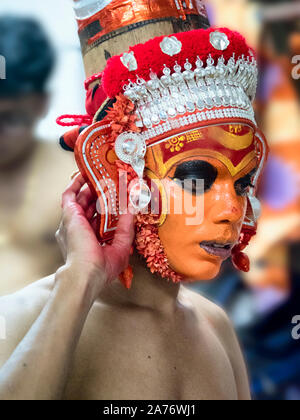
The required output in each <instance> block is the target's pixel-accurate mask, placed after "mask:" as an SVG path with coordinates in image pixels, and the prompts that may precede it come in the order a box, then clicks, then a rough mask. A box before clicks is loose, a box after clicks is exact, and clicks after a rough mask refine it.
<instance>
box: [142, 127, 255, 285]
mask: <svg viewBox="0 0 300 420" xmlns="http://www.w3.org/2000/svg"><path fill="white" fill-rule="evenodd" d="M149 153H150V155H149ZM147 154H148V155H149V156H147V168H148V175H149V176H150V177H151V178H154V174H156V175H157V176H159V177H161V178H160V182H159V183H160V187H161V190H163V194H161V195H162V202H163V203H162V208H163V212H164V214H162V215H161V220H160V222H161V223H160V227H159V230H158V233H159V238H160V240H161V242H162V245H163V247H164V251H165V253H166V255H167V258H168V261H169V265H170V267H171V268H172V269H173V270H174V271H175V272H177V273H179V274H181V275H182V276H183V278H184V279H186V280H188V281H192V280H201V279H202V280H206V279H207V280H208V279H212V278H214V277H215V276H216V275H217V274H218V271H219V269H220V266H221V264H222V262H223V261H224V259H226V258H228V257H229V256H230V253H231V249H232V248H233V246H234V245H235V244H236V243H237V242H238V239H239V235H240V231H241V228H242V224H243V221H244V218H245V214H246V210H247V198H246V192H247V191H246V189H245V194H241V189H240V186H239V180H240V179H243V178H244V177H245V176H247V174H249V173H250V172H251V171H253V169H255V168H256V167H257V158H256V154H255V144H254V136H253V132H252V129H251V128H250V127H247V126H241V125H228V126H219V127H209V128H205V129H201V130H194V131H193V132H188V133H185V134H183V135H180V136H178V137H176V138H172V139H169V140H166V141H164V142H162V143H160V144H157V145H155V146H154V147H152V148H151V149H150V150H149V151H148V152H147ZM191 162H194V164H193V163H191ZM184 163H188V165H187V167H188V168H189V167H197V165H200V166H201V165H202V166H203V165H204V166H205V168H207V171H206V172H205V170H204V172H203V171H202V172H201V173H200V175H201V174H202V175H201V176H202V178H204V180H203V181H202V184H205V182H206V181H207V179H205V178H206V177H207V176H211V175H209V173H208V172H209V171H215V179H214V180H213V182H211V185H209V183H207V182H206V184H207V186H208V187H209V188H207V190H206V191H202V193H201V192H200V194H193V192H192V191H191V190H190V189H189V188H187V189H186V188H185V185H183V184H182V183H181V181H182V180H180V182H179V183H178V180H176V178H174V177H175V176H176V173H178V168H180V167H181V166H182V164H184ZM195 163H196V164H195ZM183 166H184V165H183ZM205 168H204V169H205ZM209 168H213V169H209ZM196 175H197V173H196ZM196 175H193V179H194V176H196ZM183 176H184V173H183ZM187 177H188V178H189V177H190V175H189V174H188V172H187ZM203 186H204V185H203ZM210 243H214V244H213V248H215V245H216V247H217V249H215V250H214V249H211V247H210ZM207 245H208V246H207ZM222 246H224V248H225V246H226V248H227V249H224V250H222V249H221V248H219V247H222ZM214 251H216V253H215V252H214ZM210 252H214V254H211V253H210Z"/></svg>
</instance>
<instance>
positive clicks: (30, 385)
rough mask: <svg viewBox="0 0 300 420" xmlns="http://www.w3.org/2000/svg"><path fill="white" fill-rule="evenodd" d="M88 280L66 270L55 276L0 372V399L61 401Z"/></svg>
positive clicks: (86, 304)
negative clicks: (43, 303)
mask: <svg viewBox="0 0 300 420" xmlns="http://www.w3.org/2000/svg"><path fill="white" fill-rule="evenodd" d="M74 276H75V277H77V278H74ZM78 277H82V278H78ZM83 277H85V278H83ZM88 280H89V279H88V278H87V275H84V276H80V274H79V273H78V272H77V273H75V274H74V271H72V270H69V269H63V270H61V271H60V272H58V273H57V274H56V283H55V287H54V289H53V292H52V294H51V296H50V298H49V300H48V302H47V304H46V306H45V307H44V309H43V310H42V312H41V314H40V316H39V317H38V318H37V320H36V321H35V323H34V324H33V325H32V327H31V329H30V330H29V331H28V333H27V334H26V336H25V337H24V338H23V340H22V341H21V342H20V344H19V345H18V347H17V348H16V349H15V351H14V352H13V354H12V355H11V357H10V358H9V360H8V361H7V362H6V363H5V364H4V366H3V367H2V368H1V369H0V399H34V400H36V399H60V398H61V396H62V393H63V390H64V387H65V384H66V381H67V378H68V374H69V370H70V366H71V362H72V358H73V354H74V351H75V349H76V346H77V343H78V340H79V337H80V335H81V332H82V328H83V326H84V323H85V320H86V318H87V315H88V313H89V310H90V308H91V305H92V302H93V299H92V295H93V291H91V290H90V287H89V281H88Z"/></svg>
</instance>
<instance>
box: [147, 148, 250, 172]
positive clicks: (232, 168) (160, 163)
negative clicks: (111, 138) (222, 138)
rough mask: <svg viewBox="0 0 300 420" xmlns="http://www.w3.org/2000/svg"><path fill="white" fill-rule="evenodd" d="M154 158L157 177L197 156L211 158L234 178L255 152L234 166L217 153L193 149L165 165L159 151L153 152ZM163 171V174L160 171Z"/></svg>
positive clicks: (173, 158) (171, 159)
mask: <svg viewBox="0 0 300 420" xmlns="http://www.w3.org/2000/svg"><path fill="white" fill-rule="evenodd" d="M159 152H160V153H159ZM153 153H154V156H155V158H156V162H157V164H158V167H159V170H160V174H158V176H161V177H164V176H166V174H167V173H168V172H169V171H170V169H171V168H172V167H173V166H174V165H175V164H176V163H178V162H180V161H182V160H184V159H186V158H188V157H197V156H203V157H205V156H207V157H213V158H216V159H218V160H219V161H220V162H222V163H224V165H225V166H226V167H227V169H228V170H229V172H230V174H231V176H232V177H234V176H235V175H236V174H238V173H239V172H240V171H241V170H242V169H243V168H245V167H246V166H247V165H248V164H249V163H250V162H251V160H252V159H253V158H255V157H256V154H255V151H254V150H253V151H252V152H249V153H248V154H247V155H246V156H245V157H244V158H243V160H242V161H241V162H240V163H239V164H238V165H237V166H234V165H233V163H232V162H231V160H230V159H229V158H227V157H226V156H224V155H223V154H222V153H220V152H217V151H215V150H210V149H193V150H188V151H186V152H182V153H180V154H178V155H176V156H174V157H172V158H170V159H169V160H168V161H167V162H166V163H164V162H163V160H162V153H161V150H159V151H157V150H153ZM161 169H163V172H162V171H161Z"/></svg>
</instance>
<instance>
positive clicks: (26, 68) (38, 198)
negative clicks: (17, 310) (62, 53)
mask: <svg viewBox="0 0 300 420" xmlns="http://www.w3.org/2000/svg"><path fill="white" fill-rule="evenodd" d="M0 31H1V39H0V54H1V55H2V56H3V57H5V62H6V77H7V78H6V79H4V80H0V196H1V200H0V278H1V281H0V295H3V294H6V293H10V292H13V291H15V290H18V289H20V288H22V287H24V286H26V285H28V284H29V283H31V282H33V281H35V280H37V279H39V278H41V277H43V276H45V275H48V274H50V273H51V272H53V270H56V269H57V267H58V266H59V265H60V264H61V257H60V254H59V250H58V248H57V245H56V243H55V238H54V235H55V230H56V226H57V224H58V220H59V217H60V211H59V196H60V191H63V189H64V188H65V186H66V185H67V183H68V177H69V176H70V174H71V173H72V168H73V163H72V161H71V160H70V159H69V157H68V156H65V154H64V152H63V151H60V150H59V149H58V147H57V145H56V144H55V143H50V142H41V141H39V140H38V139H37V138H36V137H35V134H34V128H35V126H36V124H37V122H38V120H39V119H40V118H42V117H43V115H44V114H45V112H46V109H47V101H48V95H47V93H46V83H47V80H48V78H49V75H50V73H51V70H52V68H53V65H54V52H53V50H52V48H51V46H50V44H49V42H48V39H47V38H46V36H45V34H44V32H43V30H42V29H41V28H40V26H39V25H38V24H37V23H36V22H35V21H33V20H32V19H28V18H22V17H13V16H1V17H0ZM37 215H38V217H37Z"/></svg>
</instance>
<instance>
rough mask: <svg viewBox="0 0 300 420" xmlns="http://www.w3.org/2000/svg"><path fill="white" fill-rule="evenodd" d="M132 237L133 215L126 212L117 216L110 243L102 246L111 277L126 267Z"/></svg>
mask: <svg viewBox="0 0 300 420" xmlns="http://www.w3.org/2000/svg"><path fill="white" fill-rule="evenodd" d="M133 239H134V215H133V214H131V213H130V212H128V213H127V214H123V215H121V216H120V218H119V223H118V226H117V230H116V233H115V236H114V240H113V243H112V245H110V246H108V247H104V252H105V254H106V259H107V261H109V263H110V267H111V271H112V274H111V277H116V276H118V275H119V274H120V273H121V272H122V271H123V270H124V269H125V268H127V265H128V261H129V256H130V250H131V246H132V242H133Z"/></svg>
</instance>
